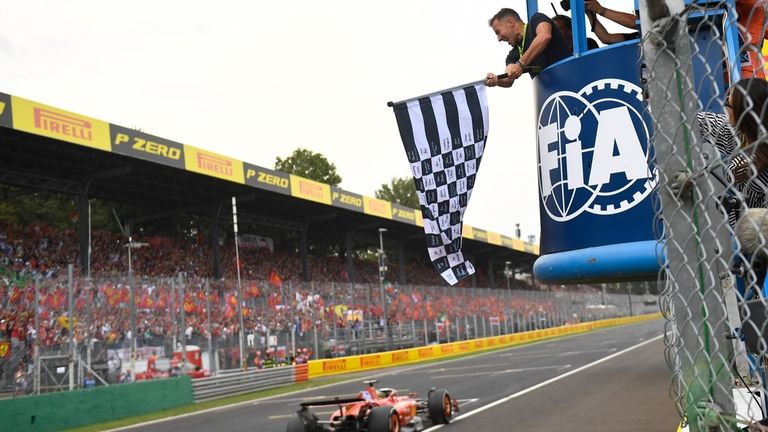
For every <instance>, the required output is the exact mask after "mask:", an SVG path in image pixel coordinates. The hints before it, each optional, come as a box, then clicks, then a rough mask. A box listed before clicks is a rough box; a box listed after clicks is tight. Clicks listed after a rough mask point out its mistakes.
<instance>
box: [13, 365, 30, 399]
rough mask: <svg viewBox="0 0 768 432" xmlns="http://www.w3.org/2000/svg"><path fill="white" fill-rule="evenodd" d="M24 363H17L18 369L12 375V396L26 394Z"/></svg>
mask: <svg viewBox="0 0 768 432" xmlns="http://www.w3.org/2000/svg"><path fill="white" fill-rule="evenodd" d="M24 368H25V365H24V363H21V364H19V369H18V370H17V371H16V373H15V374H14V375H13V382H14V387H13V394H14V396H22V395H25V394H27V373H26V371H25V370H24Z"/></svg>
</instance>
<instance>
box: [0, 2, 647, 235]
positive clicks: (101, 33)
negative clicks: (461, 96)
mask: <svg viewBox="0 0 768 432" xmlns="http://www.w3.org/2000/svg"><path fill="white" fill-rule="evenodd" d="M603 5H605V6H608V7H611V8H615V9H620V10H625V11H630V10H631V9H632V2H628V1H625V0H622V1H608V0H606V1H604V2H603ZM619 6H623V7H619ZM502 7H512V8H514V9H516V10H517V11H518V12H520V13H521V15H524V14H525V2H524V1H522V0H511V1H495V0H474V1H467V0H389V1H386V2H367V1H359V0H357V1H355V0H329V1H324V2H320V1H307V0H297V1H292V2H261V1H254V0H250V1H246V0H242V1H228V0H221V1H218V2H211V1H198V0H132V1H130V2H125V1H113V0H68V1H55V0H48V1H41V0H25V1H13V0H0V10H1V11H2V14H1V15H0V28H1V30H0V65H2V66H0V91H2V92H5V93H9V94H13V95H16V96H20V97H24V98H27V99H32V100H35V101H38V102H42V103H45V104H48V105H52V106H55V107H58V108H63V109H66V110H69V111H73V112H76V113H79V114H84V115H88V116H91V117H94V118H98V119H101V120H105V121H109V122H111V123H115V124H119V125H122V126H126V127H136V128H140V129H142V130H143V131H144V132H147V133H150V134H153V135H157V136H160V137H163V138H167V139H170V140H173V141H177V142H181V143H185V144H191V145H193V146H196V147H200V148H203V149H207V150H210V151H214V152H217V153H220V154H223V155H226V156H231V157H234V158H236V159H240V160H243V161H247V162H250V163H253V164H256V165H260V166H263V167H267V168H272V167H273V166H274V162H275V157H276V156H281V157H285V156H288V155H289V154H291V153H292V152H293V150H294V149H296V148H297V147H303V148H307V149H310V150H312V151H315V152H319V153H322V154H323V155H325V156H326V157H327V158H328V159H329V160H330V161H331V162H333V163H335V164H336V168H337V171H338V173H339V174H340V175H341V177H342V179H343V181H342V183H341V185H340V187H342V188H344V189H346V190H349V191H351V192H356V193H360V194H363V195H368V196H373V195H374V191H375V190H376V189H378V188H379V187H380V186H381V185H382V184H383V183H389V181H390V180H391V179H392V178H393V177H404V176H410V171H409V168H408V162H407V159H406V156H405V152H404V151H403V146H402V143H401V141H400V136H399V133H398V130H397V124H396V122H395V118H394V115H393V113H392V109H391V108H389V107H387V106H386V103H387V101H398V100H402V99H407V98H410V97H415V96H420V95H423V94H425V93H430V92H433V91H437V90H442V89H445V88H448V87H453V86H457V85H461V84H465V83H468V82H472V81H476V80H479V79H482V78H484V77H485V74H486V73H487V72H489V71H493V72H496V73H501V72H503V70H504V58H505V57H506V54H507V52H508V51H509V49H510V47H509V46H508V45H506V44H503V43H499V42H497V41H496V37H495V35H494V33H493V31H492V30H491V29H490V28H489V27H488V24H487V20H488V18H490V17H491V16H492V15H493V14H494V13H496V12H497V11H498V10H499V9H500V8H502ZM539 9H540V11H541V12H543V13H545V14H547V15H549V16H551V15H553V12H552V7H551V6H550V5H549V3H548V2H540V6H539ZM558 10H560V9H559V7H558ZM488 103H489V115H490V131H489V138H488V142H487V147H486V152H485V156H484V157H483V161H482V165H481V167H480V168H481V169H480V172H479V175H478V180H477V182H476V185H475V190H474V192H473V195H472V198H471V200H470V202H469V208H468V210H467V212H466V215H465V219H464V222H465V223H467V224H469V225H472V226H474V227H476V228H482V229H487V230H491V231H495V232H498V233H501V234H505V235H509V236H513V235H514V232H515V223H519V224H520V226H521V230H522V234H523V238H526V237H527V236H528V235H529V234H533V235H536V239H537V241H538V238H539V234H540V233H539V226H540V225H539V211H538V192H537V188H538V186H537V177H536V153H535V135H534V133H535V125H536V123H535V121H536V113H535V112H534V111H535V108H534V102H533V89H532V85H531V80H530V78H528V77H527V76H526V77H523V78H521V79H519V80H518V82H517V83H516V84H515V85H514V86H513V87H512V88H510V89H500V88H492V89H488Z"/></svg>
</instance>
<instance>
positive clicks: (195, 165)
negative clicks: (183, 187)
mask: <svg viewBox="0 0 768 432" xmlns="http://www.w3.org/2000/svg"><path fill="white" fill-rule="evenodd" d="M184 166H185V168H186V169H187V171H192V172H196V173H198V174H205V175H207V176H211V177H216V178H220V179H222V180H229V181H231V182H235V183H240V184H243V183H244V180H243V162H242V161H239V160H237V159H232V158H229V157H226V156H221V155H219V154H216V153H212V152H209V151H207V150H203V149H199V148H197V147H193V146H191V145H186V144H185V145H184Z"/></svg>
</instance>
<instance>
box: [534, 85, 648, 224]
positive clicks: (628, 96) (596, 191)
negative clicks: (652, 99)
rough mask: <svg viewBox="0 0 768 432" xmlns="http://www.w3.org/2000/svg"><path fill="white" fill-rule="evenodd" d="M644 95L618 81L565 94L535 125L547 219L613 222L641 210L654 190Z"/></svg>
mask: <svg viewBox="0 0 768 432" xmlns="http://www.w3.org/2000/svg"><path fill="white" fill-rule="evenodd" d="M642 100H643V99H642V89H641V88H640V87H638V86H637V85H635V84H633V83H630V82H627V81H624V80H619V79H602V80H598V81H595V82H593V83H591V84H589V85H587V86H586V87H584V88H583V89H581V90H580V91H579V92H578V93H575V92H571V91H562V92H558V93H555V94H553V95H551V96H550V97H549V98H548V99H547V100H546V101H545V102H544V104H543V105H542V108H541V112H540V113H539V120H538V136H537V141H538V142H537V144H538V149H537V150H538V168H539V194H540V197H541V201H542V204H543V207H544V209H545V211H546V212H547V214H548V215H549V217H550V218H551V219H553V220H554V221H557V222H566V221H569V220H571V219H574V218H576V217H578V216H579V215H581V214H583V213H584V212H587V213H590V214H594V215H612V214H617V213H621V212H623V211H626V210H629V209H630V208H632V207H634V206H635V205H637V204H638V203H640V202H642V201H643V200H644V199H645V198H646V197H647V196H648V195H650V193H651V191H653V189H654V188H655V187H656V184H657V182H658V170H657V169H656V168H655V167H653V166H652V165H651V164H650V159H651V158H650V155H649V147H648V141H649V132H648V127H647V126H646V124H645V122H644V121H643V115H642V110H643V106H642Z"/></svg>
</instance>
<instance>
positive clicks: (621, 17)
mask: <svg viewBox="0 0 768 432" xmlns="http://www.w3.org/2000/svg"><path fill="white" fill-rule="evenodd" d="M584 8H585V9H586V10H587V11H589V12H594V13H596V14H598V15H602V16H604V17H606V18H608V19H609V20H611V21H613V22H615V23H616V24H620V25H623V26H624V27H626V28H630V29H632V30H637V22H636V21H637V17H636V16H635V15H634V14H630V13H626V12H619V11H615V10H613V9H608V8H606V7H604V6H602V5H601V4H600V3H599V2H598V1H597V0H584ZM601 40H602V39H601ZM606 43H607V42H606Z"/></svg>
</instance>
